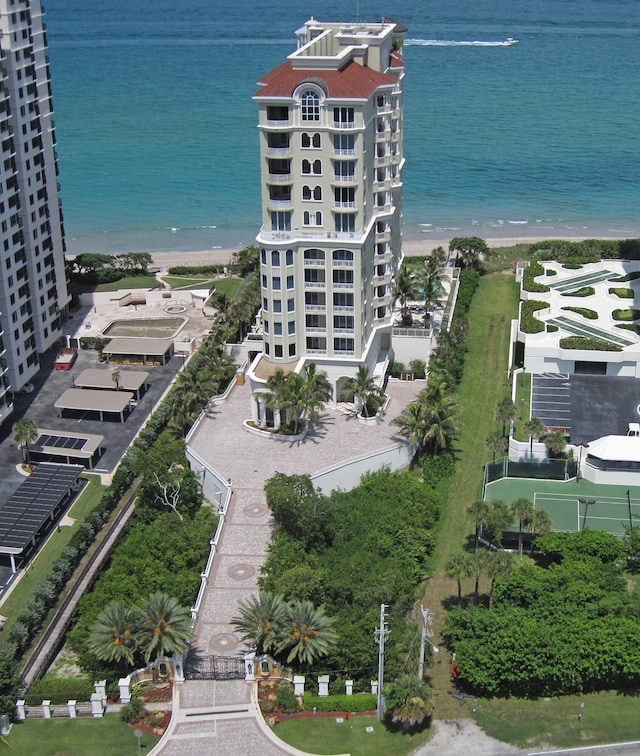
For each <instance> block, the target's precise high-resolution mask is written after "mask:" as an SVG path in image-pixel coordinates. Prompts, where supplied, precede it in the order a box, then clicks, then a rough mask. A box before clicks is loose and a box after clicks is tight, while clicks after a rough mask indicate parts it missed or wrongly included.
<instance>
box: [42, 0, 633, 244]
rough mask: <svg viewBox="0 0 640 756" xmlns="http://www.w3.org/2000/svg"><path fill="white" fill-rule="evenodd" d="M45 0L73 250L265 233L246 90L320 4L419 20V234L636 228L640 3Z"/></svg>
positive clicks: (410, 110) (411, 83) (411, 162)
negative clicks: (509, 43)
mask: <svg viewBox="0 0 640 756" xmlns="http://www.w3.org/2000/svg"><path fill="white" fill-rule="evenodd" d="M45 6H46V17H45V18H46V23H47V27H48V39H49V57H50V62H51V75H52V84H53V95H54V108H55V111H56V115H55V122H56V132H57V138H58V154H59V159H60V177H59V181H60V185H61V198H62V203H63V211H64V215H65V225H66V232H67V244H68V248H69V251H70V252H73V253H76V252H82V251H109V252H116V251H126V250H151V251H153V250H205V249H214V248H219V247H228V246H235V245H244V244H248V243H251V242H252V241H253V239H254V237H255V234H256V232H257V231H258V228H259V225H260V207H259V201H260V199H259V198H260V190H259V165H258V138H257V130H256V120H257V113H256V108H255V104H254V103H253V102H252V100H251V95H252V94H253V93H254V92H255V91H256V89H257V87H256V81H257V80H258V79H259V78H260V76H261V75H262V74H264V73H265V72H267V71H268V70H270V69H271V68H272V67H274V66H276V65H278V64H279V63H280V62H282V61H283V60H284V59H285V57H286V56H287V54H288V53H290V52H291V51H292V50H293V49H294V47H295V37H294V31H295V29H296V28H298V27H299V26H301V25H302V24H303V23H304V21H305V20H307V19H308V18H309V17H310V16H312V15H313V16H314V17H315V18H317V19H320V20H345V21H351V20H354V19H356V18H358V17H359V18H360V20H363V21H370V20H378V19H379V18H380V17H381V16H383V15H385V16H391V17H393V18H395V19H396V20H398V21H400V22H402V23H403V24H405V26H407V27H408V28H409V33H408V34H407V41H406V46H405V51H404V55H405V62H406V78H405V93H406V94H405V155H406V160H407V162H406V168H405V174H404V180H405V183H404V186H405V190H404V220H405V237H406V238H410V239H416V238H422V239H429V238H434V239H436V238H447V237H450V236H453V235H457V234H475V235H479V236H483V237H485V238H493V237H499V236H503V237H510V236H560V235H562V236H572V235H575V236H582V235H587V236H635V235H640V140H639V137H640V95H639V93H640V3H638V1H637V0H618V1H617V2H614V1H613V0H526V1H525V0H473V2H470V0H430V2H424V1H421V2H418V1H417V0H388V2H385V3H379V2H376V3H371V2H366V1H365V0H346V1H344V0H342V1H340V2H338V1H337V0H328V1H326V2H316V3H313V2H308V1H305V2H303V1H302V0H288V1H287V2H274V0H263V1H262V2H260V3H257V2H251V0H234V2H230V0H181V2H179V3H176V2H175V0H110V1H109V2H104V0H46V3H45ZM508 37H512V38H515V39H517V40H518V44H516V45H512V46H506V45H504V44H503V42H504V41H505V40H506V39H507V38H508Z"/></svg>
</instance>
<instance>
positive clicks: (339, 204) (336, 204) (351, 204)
mask: <svg viewBox="0 0 640 756" xmlns="http://www.w3.org/2000/svg"><path fill="white" fill-rule="evenodd" d="M333 204H334V207H338V208H341V207H355V206H356V203H355V202H337V201H336V202H334V203H333Z"/></svg>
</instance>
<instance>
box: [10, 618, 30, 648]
mask: <svg viewBox="0 0 640 756" xmlns="http://www.w3.org/2000/svg"><path fill="white" fill-rule="evenodd" d="M29 637H30V632H29V628H28V627H27V626H26V625H25V624H24V622H14V623H13V625H11V630H9V640H10V641H13V643H15V644H16V646H17V647H18V649H19V650H20V651H22V650H23V649H24V648H26V645H27V643H28V642H29Z"/></svg>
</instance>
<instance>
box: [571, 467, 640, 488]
mask: <svg viewBox="0 0 640 756" xmlns="http://www.w3.org/2000/svg"><path fill="white" fill-rule="evenodd" d="M581 474H582V477H583V478H584V479H585V480H588V481H590V482H591V483H598V484H601V485H606V486H640V471H638V472H623V471H620V470H598V469H597V468H595V467H591V465H587V464H583V465H582V473H581Z"/></svg>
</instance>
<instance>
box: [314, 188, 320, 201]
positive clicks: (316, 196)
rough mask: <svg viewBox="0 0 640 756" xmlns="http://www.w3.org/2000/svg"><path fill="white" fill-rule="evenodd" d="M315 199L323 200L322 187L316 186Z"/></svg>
mask: <svg viewBox="0 0 640 756" xmlns="http://www.w3.org/2000/svg"><path fill="white" fill-rule="evenodd" d="M313 199H314V200H321V199H322V187H320V186H316V187H315V188H314V190H313Z"/></svg>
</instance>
